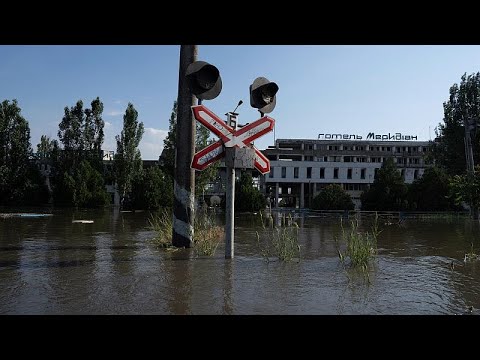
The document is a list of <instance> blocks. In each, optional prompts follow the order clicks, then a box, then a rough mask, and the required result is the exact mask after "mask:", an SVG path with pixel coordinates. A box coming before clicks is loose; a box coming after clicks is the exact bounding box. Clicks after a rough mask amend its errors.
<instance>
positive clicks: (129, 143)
mask: <svg viewBox="0 0 480 360" xmlns="http://www.w3.org/2000/svg"><path fill="white" fill-rule="evenodd" d="M143 132H144V127H143V122H140V123H139V122H138V112H137V110H135V108H134V106H133V104H131V103H129V104H128V106H127V109H126V110H125V115H124V116H123V130H122V132H121V134H120V135H117V136H116V137H115V139H116V140H117V153H116V154H115V158H114V160H115V177H116V181H117V186H118V190H119V193H120V199H121V204H122V205H123V202H124V200H125V197H126V196H127V194H128V193H130V191H131V190H132V181H133V179H134V178H135V177H136V176H138V174H139V173H140V172H141V170H142V157H141V154H140V150H139V149H138V145H139V144H140V141H141V140H142V136H143Z"/></svg>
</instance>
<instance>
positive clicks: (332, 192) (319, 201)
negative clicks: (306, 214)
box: [312, 184, 355, 210]
mask: <svg viewBox="0 0 480 360" xmlns="http://www.w3.org/2000/svg"><path fill="white" fill-rule="evenodd" d="M312 208H313V209H315V210H353V209H354V208H355V204H354V203H353V201H352V198H351V196H350V195H349V194H348V193H347V192H346V191H345V190H343V188H342V187H341V186H340V185H339V184H330V185H328V186H326V187H325V188H324V189H323V190H322V191H321V192H320V193H319V194H318V195H317V196H315V197H314V198H313V203H312Z"/></svg>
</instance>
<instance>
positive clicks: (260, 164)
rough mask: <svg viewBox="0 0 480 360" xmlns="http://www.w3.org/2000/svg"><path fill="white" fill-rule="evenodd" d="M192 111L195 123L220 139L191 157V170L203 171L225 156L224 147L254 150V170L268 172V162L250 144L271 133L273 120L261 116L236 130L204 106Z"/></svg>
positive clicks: (193, 107) (196, 107)
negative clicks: (197, 122)
mask: <svg viewBox="0 0 480 360" xmlns="http://www.w3.org/2000/svg"><path fill="white" fill-rule="evenodd" d="M192 111H193V116H194V117H195V119H196V120H197V121H199V122H200V123H201V124H202V125H203V126H205V127H206V128H207V129H209V130H210V131H211V132H213V133H214V134H215V135H217V136H218V137H219V138H220V140H218V141H217V142H215V143H213V144H211V145H209V146H207V147H206V148H204V149H203V150H201V151H199V152H197V153H196V154H195V155H194V156H193V159H192V165H191V167H192V168H194V169H197V170H204V169H205V168H207V167H208V166H209V165H211V164H213V163H214V162H215V161H217V160H219V159H221V158H223V157H224V156H225V148H226V147H238V148H244V147H250V148H252V149H254V150H255V161H254V166H255V168H256V169H257V170H258V171H259V172H260V173H262V174H266V173H268V172H270V161H269V160H268V159H267V157H266V156H265V155H263V154H262V153H261V152H260V151H259V150H258V149H257V148H256V147H255V146H254V145H253V144H252V141H253V140H255V139H257V138H259V137H261V136H263V135H265V134H267V133H269V132H270V131H272V130H273V128H274V126H275V120H273V119H272V118H271V117H268V116H263V117H262V118H260V119H258V120H256V121H254V122H252V123H250V124H248V125H245V126H244V127H242V128H240V129H239V130H236V129H234V128H233V127H231V126H229V125H228V124H227V123H226V122H225V121H223V120H222V119H220V118H219V117H218V116H217V115H215V114H214V113H213V112H212V111H211V110H209V109H208V108H207V107H205V106H204V105H196V106H192Z"/></svg>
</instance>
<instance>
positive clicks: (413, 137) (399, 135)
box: [318, 132, 418, 141]
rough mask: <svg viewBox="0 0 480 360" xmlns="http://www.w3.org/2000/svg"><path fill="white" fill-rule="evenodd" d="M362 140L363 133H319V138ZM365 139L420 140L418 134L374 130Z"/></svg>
mask: <svg viewBox="0 0 480 360" xmlns="http://www.w3.org/2000/svg"><path fill="white" fill-rule="evenodd" d="M320 139H321V140H362V139H363V137H362V136H361V135H352V134H318V140H320ZM365 140H390V141H402V140H418V137H417V135H403V134H402V133H393V134H391V133H388V134H375V133H373V132H370V133H368V135H367V136H366V137H365Z"/></svg>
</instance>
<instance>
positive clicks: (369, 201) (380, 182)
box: [361, 158, 407, 210]
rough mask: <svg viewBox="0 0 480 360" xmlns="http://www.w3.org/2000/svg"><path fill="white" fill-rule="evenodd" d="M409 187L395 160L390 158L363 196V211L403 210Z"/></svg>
mask: <svg viewBox="0 0 480 360" xmlns="http://www.w3.org/2000/svg"><path fill="white" fill-rule="evenodd" d="M406 195H407V186H406V185H405V182H404V180H403V178H402V175H401V174H400V172H399V171H398V170H397V167H396V166H395V164H394V162H393V159H392V158H388V159H387V160H385V161H384V163H383V164H382V167H381V168H380V169H378V171H377V174H376V175H375V180H374V181H373V184H372V185H371V186H370V189H368V190H366V191H364V192H363V193H362V196H361V200H362V210H402V209H404V208H405V203H404V202H405V198H406Z"/></svg>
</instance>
